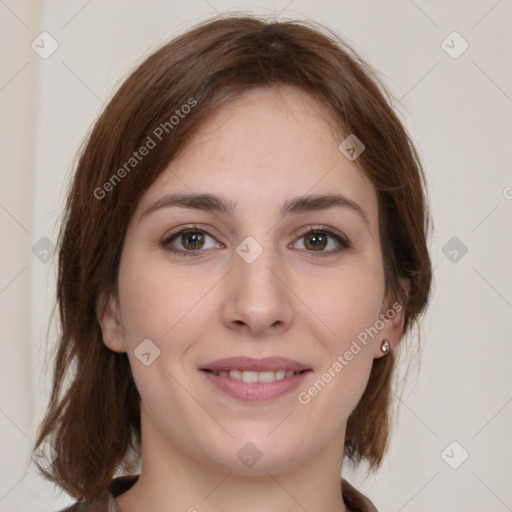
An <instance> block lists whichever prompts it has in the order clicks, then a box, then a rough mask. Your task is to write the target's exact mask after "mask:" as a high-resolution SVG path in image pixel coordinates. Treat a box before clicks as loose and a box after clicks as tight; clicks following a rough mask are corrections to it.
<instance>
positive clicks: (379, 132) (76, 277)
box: [36, 17, 431, 498]
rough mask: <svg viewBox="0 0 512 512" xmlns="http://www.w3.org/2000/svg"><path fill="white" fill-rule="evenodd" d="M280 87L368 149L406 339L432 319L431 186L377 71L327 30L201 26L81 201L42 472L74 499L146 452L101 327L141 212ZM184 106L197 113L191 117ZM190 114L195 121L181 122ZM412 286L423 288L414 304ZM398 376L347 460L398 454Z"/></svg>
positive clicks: (119, 361) (159, 68)
mask: <svg viewBox="0 0 512 512" xmlns="http://www.w3.org/2000/svg"><path fill="white" fill-rule="evenodd" d="M280 84H285V85H288V86H292V87H295V88H297V89H299V90H301V91H304V92H306V93H309V94H310V95H312V96H313V97H314V98H316V99H317V100H318V101H320V102H321V103H322V104H324V105H325V106H326V107H327V108H328V110H329V111H330V112H332V115H333V118H334V119H335V120H336V123H337V124H338V125H339V126H338V129H339V131H340V133H344V134H345V136H346V135H348V134H356V136H357V137H358V138H359V139H360V140H361V141H362V142H363V143H364V145H365V146H366V149H365V151H364V152H363V153H362V154H361V155H360V156H359V157H358V159H357V164H358V165H359V166H360V167H361V169H362V170H363V171H364V172H365V173H366V175H367V176H368V177H369V179H370V180H371V181H372V183H373V184H374V186H375V188H376V190H377V193H378V201H379V222H380V236H381V246H382V251H383V261H384V268H385V278H386V287H387V290H388V291H390V292H392V293H393V294H394V296H396V297H397V298H398V297H399V298H400V301H401V302H402V304H403V305H404V314H405V330H406V331H407V330H408V329H410V327H411V325H412V324H413V323H415V322H416V321H417V319H418V316H419V314H420V313H421V312H422V311H423V309H424V308H425V306H426V304H427V301H428V297H429V292H430V285H431V263H430V258H429V255H428V250H427V235H428V228H429V225H430V221H429V219H430V217H429V214H428V208H427V205H426V200H425V187H424V185H425V184H424V175H423V171H422V168H421V165H420V162H419V159H418V157H417V153H416V151H415V149H414V146H413V144H412V143H411V140H410V138H409V136H408V134H407V133H406V131H405V129H404V127H403V126H402V124H401V122H400V121H399V119H398V117H397V116H396V115H395V113H394V111H393V108H392V107H390V105H389V102H390V96H389V95H388V94H387V92H386V91H385V89H384V88H383V87H382V85H381V84H380V82H379V81H378V79H376V78H375V74H374V71H373V70H372V69H371V68H370V67H369V66H368V64H366V63H365V62H363V61H362V60H361V59H360V58H359V57H358V56H357V55H356V54H355V52H354V51H353V50H352V49H351V48H350V47H349V46H347V45H346V43H344V42H343V41H342V40H340V39H339V38H338V37H337V36H335V35H334V34H332V33H330V32H328V31H326V30H325V29H323V28H317V26H316V25H312V24H305V23H303V22H275V21H274V22H268V21H263V20H260V19H257V18H254V17H228V18H224V19H218V18H217V19H214V20H209V21H207V22H204V23H201V24H200V25H198V26H196V27H194V28H193V29H191V30H189V31H188V32H186V33H185V34H183V35H181V36H179V37H177V38H176V39H174V40H172V41H170V42H169V43H167V44H166V45H164V46H163V47H162V48H160V49H159V50H157V51H156V52H155V53H153V54H152V55H150V56H149V57H148V58H147V59H146V60H145V61H144V62H143V63H142V64H141V65H140V66H139V67H138V68H137V69H136V70H135V71H134V72H133V73H132V74H131V75H130V76H129V77H128V78H127V80H126V81H125V82H124V83H123V84H122V85H121V87H120V88H119V90H118V91H117V93H116V94H115V95H114V97H113V98H112V100H111V101H110V102H109V104H108V105H107V106H106V108H105V110H104V112H103V113H102V115H101V116H100V118H99V119H98V121H97V122H96V124H95V126H94V128H93V129H92V132H91V133H90V136H89V138H88V141H87V143H86V144H85V146H84V148H83V151H82V153H81V156H80V159H79V161H78V165H77V168H76V172H75V174H74V179H73V182H72V184H71V189H70V191H69V194H68V197H67V203H66V208H65V212H64V215H65V217H64V220H63V223H62V226H61V231H60V234H59V260H58V280H57V301H58V306H59V313H60V322H61V327H62V332H61V337H60V343H59V345H58V347H57V353H56V358H55V363H54V377H53V379H54V380H53V389H52V394H51V399H50V404H49V407H48V411H47V413H46V416H45V418H44V421H43V422H42V425H41V427H40V430H39V435H38V438H37V441H36V448H37V447H40V446H41V445H42V443H43V442H44V441H48V443H49V444H50V445H51V446H53V448H54V449H55V450H56V452H57V454H58V458H57V459H56V460H55V461H54V462H53V464H52V465H51V466H50V467H48V468H47V469H44V468H40V470H41V472H42V473H43V474H44V476H46V477H47V478H49V479H50V480H52V481H54V482H55V483H57V484H58V485H59V486H60V487H62V488H63V489H64V490H65V491H66V492H68V493H69V494H70V495H72V496H74V497H77V498H89V497H94V496H98V495H99V494H101V493H103V492H104V491H105V490H106V489H107V487H108V485H109V483H110V480H111V478H112V477H113V476H114V474H115V473H116V471H122V470H125V471H132V470H133V462H134V461H136V460H137V457H138V455H139V452H140V410H139V396H138V392H137V389H136V387H135V384H134V381H133V378H132V374H131V370H130V366H129V363H128V359H127V356H126V354H119V353H116V352H113V351H111V350H109V349H108V348H107V347H106V346H105V345H104V343H103V341H102V333H101V329H100V326H99V323H98V319H97V313H98V311H100V310H101V308H102V307H104V303H102V304H99V299H100V298H101V297H103V298H105V297H107V296H108V295H109V294H116V293H117V271H118V266H119V260H120V254H121V251H122V247H123V239H124V236H125V232H126V228H127V225H128V222H129V220H130V218H131V216H132V214H133V212H134V210H135V207H136V206H137V204H138V202H139V200H140V198H141V196H142V194H143V193H144V192H145V191H146V190H147V189H148V187H149V186H150V185H151V184H152V182H153V181H154V180H155V179H156V178H157V176H158V175H159V174H160V173H161V172H162V171H163V170H164V168H165V167H166V166H167V165H168V164H169V162H170V161H171V160H172V159H173V158H174V157H175V156H176V154H177V152H178V151H179V150H180V148H182V147H183V145H184V143H185V142H186V141H187V140H188V139H189V138H190V136H191V135H192V134H193V132H194V130H196V129H197V127H198V126H199V125H200V124H201V123H202V122H203V121H204V120H205V119H206V117H207V116H208V115H209V114H210V113H211V112H212V111H213V109H214V108H216V107H218V106H220V105H222V104H224V103H226V102H227V101H229V99H231V98H233V97H234V96H236V95H237V94H239V93H241V92H242V91H245V90H248V89H250V88H254V87H268V86H278V85H280ZM184 105H190V106H191V108H189V109H184V108H183V111H181V110H180V109H181V108H182V106H184ZM192 107H193V108H192ZM178 110H180V112H185V111H186V112H188V113H187V114H186V115H184V116H179V117H180V119H179V121H178V122H175V121H172V120H171V118H172V116H175V117H176V116H177V115H178V114H179V112H178ZM165 123H167V124H165ZM162 126H166V130H165V138H164V137H162V142H159V143H158V144H156V147H154V149H151V151H149V152H148V153H147V155H146V156H145V157H144V158H143V159H141V160H140V161H139V160H137V162H136V163H135V162H131V164H134V165H131V164H130V166H127V165H126V163H127V162H130V158H132V157H133V154H134V151H137V150H138V149H139V148H140V147H142V146H143V145H144V144H147V142H148V140H149V139H148V137H149V138H151V139H152V140H153V141H154V142H156V139H157V137H156V135H155V130H156V129H157V127H160V128H161V130H162V129H163V128H162ZM158 133H160V132H158ZM162 133H163V132H162ZM341 140H342V139H340V141H341ZM121 169H125V172H122V171H120V170H121ZM115 175H116V176H117V178H120V177H121V175H122V177H123V179H117V178H115ZM107 183H110V185H108V184H107ZM400 277H406V278H408V279H409V280H410V292H409V295H408V297H405V295H404V292H403V290H402V289H401V287H400V283H399V280H398V279H399V278H400ZM394 364H395V361H394V356H393V354H389V355H387V356H386V357H384V358H379V359H376V360H375V361H374V363H373V368H372V371H371V376H370V380H369V382H368V386H367V388H366V390H365V392H364V394H363V396H362V398H361V400H360V402H359V404H358V405H357V407H356V408H355V410H354V411H353V413H352V414H351V416H350V417H349V420H348V424H347V431H346V441H345V455H346V456H347V457H348V459H350V460H352V461H354V462H356V463H357V462H359V461H361V460H363V459H364V460H367V461H368V463H369V465H370V468H376V467H378V465H379V463H380V462H381V459H382V456H383V453H384V451H385V448H386V446H387V439H388V430H389V427H388V425H389V403H390V396H391V377H392V371H393V368H394Z"/></svg>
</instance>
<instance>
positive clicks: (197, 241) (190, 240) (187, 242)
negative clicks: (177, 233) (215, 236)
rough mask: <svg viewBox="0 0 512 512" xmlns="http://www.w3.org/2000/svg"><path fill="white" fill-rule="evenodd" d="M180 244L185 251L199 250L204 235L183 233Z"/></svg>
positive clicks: (193, 232) (197, 232)
mask: <svg viewBox="0 0 512 512" xmlns="http://www.w3.org/2000/svg"><path fill="white" fill-rule="evenodd" d="M181 243H182V244H183V247H185V249H190V250H199V249H201V248H202V247H203V245H204V233H201V232H200V231H184V232H183V233H182V234H181Z"/></svg>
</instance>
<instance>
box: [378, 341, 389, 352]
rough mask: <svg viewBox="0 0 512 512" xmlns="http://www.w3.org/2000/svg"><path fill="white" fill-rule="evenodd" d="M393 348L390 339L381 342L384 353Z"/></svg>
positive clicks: (381, 349)
mask: <svg viewBox="0 0 512 512" xmlns="http://www.w3.org/2000/svg"><path fill="white" fill-rule="evenodd" d="M390 350H391V345H390V344H389V341H388V340H382V343H381V344H380V351H381V352H382V353H383V354H387V353H388V352H389V351H390Z"/></svg>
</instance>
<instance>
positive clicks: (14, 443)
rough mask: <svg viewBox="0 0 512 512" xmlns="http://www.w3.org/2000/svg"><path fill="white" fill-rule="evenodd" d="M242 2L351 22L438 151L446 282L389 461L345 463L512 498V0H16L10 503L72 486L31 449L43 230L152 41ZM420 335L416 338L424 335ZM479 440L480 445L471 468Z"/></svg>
mask: <svg viewBox="0 0 512 512" xmlns="http://www.w3.org/2000/svg"><path fill="white" fill-rule="evenodd" d="M225 10H230V11H232V10H244V11H246V12H255V13H259V14H265V13H267V14H272V13H273V14H278V13H280V14H279V16H280V17H282V18H298V19H304V18H311V19H313V20H315V21H318V22H320V23H323V24H325V25H327V26H328V27H330V28H332V29H333V30H335V31H336V32H337V33H339V34H340V35H341V36H343V37H345V38H346V39H347V41H348V42H349V43H351V44H352V45H353V46H354V47H355V49H356V50H357V51H359V52H360V54H361V55H362V56H363V57H364V58H366V59H367V60H368V61H369V62H370V63H371V64H372V65H373V66H374V67H375V68H376V69H377V70H378V71H379V72H380V76H381V78H382V80H383V81H384V83H385V84H386V85H387V86H388V87H389V88H390V90H391V91H392V93H393V94H395V96H396V97H397V98H398V99H401V102H400V103H399V104H397V106H396V109H397V111H398V112H399V113H400V115H401V116H402V118H403V120H404V122H405V123H406V125H407V126H408V129H409V130H410V132H411V134H412V136H413V138H414V140H415V141H416V144H417V146H418V147H419V149H420V153H421V157H422V159H423V162H424V166H425V171H426V175H427V179H428V184H429V194H430V201H431V208H432V215H433V218H434V223H435V231H434V237H433V239H432V242H431V250H432V259H433V263H434V266H435V272H434V277H435V282H434V293H433V297H432V300H431V304H430V309H429V311H428V314H427V315H426V317H425V320H424V322H423V333H422V339H421V343H422V350H421V357H420V358H419V360H418V359H415V360H414V361H415V362H413V364H412V365H411V366H410V370H409V375H408V379H407V386H406V388H405V390H404V392H403V395H401V398H400V399H397V400H396V408H397V410H398V413H399V414H398V419H397V426H396V429H395V431H394V435H393V438H392V443H391V446H390V450H389V455H388V457H387V458H386V460H385V462H384V464H383V466H382V469H381V470H380V471H379V472H378V473H377V474H376V475H375V476H371V477H369V478H366V479H365V477H364V472H363V471H359V472H349V471H347V475H346V478H347V479H349V481H351V482H352V483H353V484H354V485H356V487H358V488H360V489H361V490H362V491H363V492H364V493H366V494H367V495H368V496H369V497H371V498H372V500H373V501H374V502H375V503H376V504H377V506H378V508H379V510H382V511H396V512H399V511H418V512H421V511H424V512H426V511H429V512H430V511H431V510H436V511H437V512H449V511H450V512H451V511H454V510H465V511H466V512H476V511H484V510H485V511H486V512H490V511H502V510H507V509H508V510H510V509H511V507H512V490H511V486H510V482H511V465H512V464H511V460H512V457H511V455H512V450H511V448H512V446H511V445H512V436H511V435H510V433H511V431H512V429H511V426H512V425H511V423H512V422H511V419H512V403H511V402H512V386H511V339H512V337H511V331H512V329H511V312H512V286H511V281H512V280H511V269H512V266H511V261H512V259H511V245H512V244H511V232H512V231H511V224H512V222H511V220H512V215H511V214H512V175H511V171H510V169H511V152H510V146H511V145H510V142H511V140H512V139H511V136H512V126H511V119H512V116H511V107H512V99H511V98H512V87H511V85H512V72H511V63H512V55H511V54H512V35H511V34H512V31H511V28H512V27H511V20H512V17H511V14H512V3H511V2H510V0H502V1H498V2H496V1H494V0H489V1H487V0H486V1H483V0H481V1H467V2H461V1H456V0H452V1H425V0H423V1H420V0H415V1H414V2H413V1H412V0H410V1H409V0H396V1H334V0H332V1H312V0H310V1H301V0H295V1H292V2H289V0H283V1H265V2H260V3H259V4H258V6H257V7H255V6H254V3H250V2H238V3H237V2H234V1H222V0H211V1H208V2H206V1H203V0H189V1H187V2H172V1H150V2H143V1H141V0H124V1H110V2H107V1H103V2H102V1H99V0H93V1H90V2H88V1H86V0H80V1H76V0H70V1H66V2H64V1H56V0H43V1H37V2H36V1H33V2H29V1H26V0H25V1H14V0H5V1H2V2H0V43H1V69H0V109H1V110H0V111H1V123H0V130H1V132H0V144H1V146H0V147H1V152H0V155H1V173H2V174H1V188H0V229H1V233H2V242H3V243H2V250H1V254H2V265H1V267H0V318H1V322H2V324H1V325H2V341H1V354H0V372H1V374H0V375H1V388H0V511H2V512H3V511H9V512H18V511H19V512H21V511H25V510H40V511H52V510H57V509H59V508H60V507H62V506H64V505H65V504H66V503H68V502H69V501H70V500H69V499H68V498H66V497H65V496H62V495H59V493H58V491H57V490H56V489H54V487H53V486H51V485H50V484H48V483H46V482H45V481H43V480H42V479H41V478H40V477H38V476H37V474H36V473H35V471H34V469H33V468H31V466H30V463H29V449H30V446H31V442H32V440H33V438H34V434H35V431H36V428H37V423H38V421H39V420H40V419H41V415H42V413H43V411H44V407H45V404H46V400H47V398H48V392H49V378H50V375H48V374H45V373H44V368H45V358H46V357H47V350H48V347H47V344H46V330H47V326H48V321H49V315H50V312H51V308H52V306H53V303H54V295H55V263H56V258H55V257H53V258H51V257H50V256H51V251H50V253H49V254H48V256H47V258H48V261H46V258H45V253H44V243H45V242H44V240H43V242H41V239H44V238H45V237H46V238H48V239H49V240H50V242H52V243H55V242H56V238H57V228H58V222H59V219H60V214H61V212H62V206H63V201H64V192H65V190H66V187H67V184H68V180H69V176H70V173H71V171H72V168H73V159H74V156H75V154H76V152H77V150H78V147H79V145H80V143H81V142H82V140H83V139H84V137H85V136H86V134H87V132H88V130H89V129H90V127H91V124H92V123H93V121H94V120H95V119H96V117H97V116H98V114H99V113H100V111H101V109H102V108H103V105H104V103H105V102H106V101H107V100H108V99H109V98H110V97H111V95H112V93H113V92H114V90H115V88H116V85H118V84H119V83H120V81H121V80H122V78H123V77H125V76H126V75H127V73H128V72H129V71H130V70H131V69H133V67H134V65H135V64H136V63H138V62H140V60H141V59H142V57H143V56H144V55H147V54H148V53H149V52H150V51H151V50H153V49H155V48H156V47H157V46H158V45H160V44H162V43H163V42H164V41H166V40H168V39H170V38H171V37H173V36H174V35H175V34H177V33H179V32H182V31H183V30H185V29H186V28H187V27H189V26H191V25H193V24H194V23H196V22H197V21H199V20H202V19H205V18H207V17H210V16H212V15H214V14H215V11H219V12H222V11H225ZM43 31H46V32H48V33H49V34H51V36H52V37H53V38H54V39H55V40H56V41H57V42H58V45H59V46H58V49H57V50H56V51H55V52H54V53H53V54H52V55H50V56H49V57H47V58H45V59H43V58H41V57H40V56H39V55H38V54H37V53H36V52H35V51H34V50H33V49H32V47H31V43H32V41H34V40H35V41H36V43H37V41H40V36H39V34H40V33H41V32H43ZM453 31H457V32H458V33H459V34H460V35H461V36H462V37H463V38H464V40H466V41H467V43H468V44H469V47H468V48H467V50H466V51H465V52H464V53H462V54H461V55H460V56H458V57H457V58H453V57H452V56H450V55H448V53H446V51H445V50H444V49H443V46H442V42H443V41H444V40H445V39H446V38H447V36H449V35H450V34H451V33H452V32H453ZM454 37H455V39H454ZM457 37H458V36H453V35H452V36H450V37H449V38H448V39H447V42H445V43H444V46H445V48H446V45H448V47H451V48H450V50H449V51H451V52H452V54H454V52H458V51H459V50H460V49H461V48H462V46H461V45H462V44H463V41H462V40H459V39H457ZM46 41H47V42H46V43H45V45H49V40H46ZM39 45H40V46H41V43H39ZM45 47H46V48H49V46H45ZM453 237H456V239H457V240H455V241H453V240H452V241H451V242H450V240H451V239H452V238H453ZM41 244H42V245H41ZM446 244H448V245H446ZM450 244H455V245H450ZM457 244H458V245H457ZM461 244H464V246H465V247H466V249H467V252H466V253H465V254H464V255H462V252H463V251H462V250H461V247H462V245H461ZM34 246H35V247H36V248H35V249H34V250H33V248H34ZM41 247H43V250H42V249H41ZM50 249H51V247H50ZM454 249H455V250H456V251H457V253H456V254H455V253H454V252H453V251H454ZM443 250H444V252H443ZM34 252H35V254H34ZM455 255H456V256H457V259H456V261H453V258H454V256H455ZM52 332H53V331H50V340H54V339H55V333H53V334H52ZM416 342H417V339H416V337H415V336H414V335H413V336H411V337H410V339H409V340H408V343H409V344H410V345H411V346H413V345H414V344H415V343H416ZM403 368H405V366H403ZM402 373H403V372H402ZM454 441H455V442H456V443H457V444H456V445H451V443H452V442H454ZM450 445H451V446H450ZM447 447H448V449H447V450H445V449H446V448H447ZM464 452H467V453H468V455H469V456H468V458H467V460H465V462H464V463H463V464H461V465H460V466H458V464H460V461H461V460H462V458H463V456H464ZM450 464H451V466H458V467H457V468H456V469H454V468H453V467H451V466H450Z"/></svg>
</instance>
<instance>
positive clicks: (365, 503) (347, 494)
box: [341, 478, 378, 512]
mask: <svg viewBox="0 0 512 512" xmlns="http://www.w3.org/2000/svg"><path fill="white" fill-rule="evenodd" d="M341 495H342V496H343V501H344V502H345V505H346V506H347V508H348V509H349V510H350V511H351V512H378V511H377V509H376V508H375V505H374V504H373V503H372V502H371V501H370V500H369V499H368V498H367V497H366V496H365V495H364V494H362V493H361V492H359V491H358V490H357V489H356V488H355V487H353V486H352V485H350V484H349V483H348V482H347V481H346V480H344V479H343V478H342V479H341Z"/></svg>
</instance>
